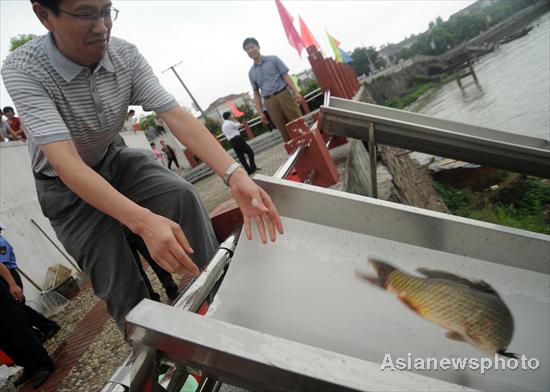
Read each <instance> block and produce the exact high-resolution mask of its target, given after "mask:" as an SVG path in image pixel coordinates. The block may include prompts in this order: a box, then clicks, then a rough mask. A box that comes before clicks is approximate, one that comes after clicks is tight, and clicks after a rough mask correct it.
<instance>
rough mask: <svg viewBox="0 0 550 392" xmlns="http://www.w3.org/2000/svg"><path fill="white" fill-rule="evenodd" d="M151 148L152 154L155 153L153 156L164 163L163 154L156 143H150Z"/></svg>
mask: <svg viewBox="0 0 550 392" xmlns="http://www.w3.org/2000/svg"><path fill="white" fill-rule="evenodd" d="M150 146H151V150H153V154H155V158H157V160H159V161H160V163H162V164H163V165H164V155H163V154H162V152H161V151H160V150H159V149H158V147H157V145H156V144H155V143H151V144H150Z"/></svg>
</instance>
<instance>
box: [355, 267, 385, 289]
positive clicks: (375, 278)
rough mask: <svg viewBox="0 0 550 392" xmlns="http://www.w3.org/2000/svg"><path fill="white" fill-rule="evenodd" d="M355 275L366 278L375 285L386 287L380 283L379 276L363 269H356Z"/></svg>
mask: <svg viewBox="0 0 550 392" xmlns="http://www.w3.org/2000/svg"><path fill="white" fill-rule="evenodd" d="M355 276H357V277H358V278H361V279H364V280H366V281H367V282H369V283H372V284H373V285H375V286H380V287H382V288H383V287H384V285H383V284H381V283H380V281H379V279H378V277H377V276H370V275H367V274H365V273H364V272H361V271H355Z"/></svg>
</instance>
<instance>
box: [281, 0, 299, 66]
mask: <svg viewBox="0 0 550 392" xmlns="http://www.w3.org/2000/svg"><path fill="white" fill-rule="evenodd" d="M275 4H276V5H277V10H278V11H279V16H280V17H281V22H283V27H284V29H285V34H286V37H287V39H288V43H289V44H290V45H291V46H292V47H294V48H295V49H296V50H297V51H298V54H299V55H300V57H301V56H302V49H305V45H304V42H303V41H302V38H301V37H300V34H298V32H297V31H296V29H295V28H294V25H293V24H292V16H291V15H290V14H289V13H288V11H287V10H286V8H285V6H284V5H283V3H281V0H275Z"/></svg>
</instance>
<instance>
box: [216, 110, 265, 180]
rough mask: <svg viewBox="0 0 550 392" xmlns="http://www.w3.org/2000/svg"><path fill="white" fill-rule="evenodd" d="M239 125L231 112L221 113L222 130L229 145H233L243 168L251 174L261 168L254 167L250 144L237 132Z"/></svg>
mask: <svg viewBox="0 0 550 392" xmlns="http://www.w3.org/2000/svg"><path fill="white" fill-rule="evenodd" d="M240 127H241V124H239V122H238V121H237V120H235V117H234V116H233V113H231V112H225V113H224V114H223V124H222V132H223V134H224V135H225V137H226V138H227V140H229V143H231V146H232V147H233V150H234V151H235V154H237V158H239V161H241V164H242V165H243V167H244V169H245V170H246V171H247V172H248V174H252V173H254V172H255V171H257V170H261V169H260V168H258V167H256V164H255V163H254V151H252V149H251V148H250V146H249V145H248V144H247V143H246V142H245V141H244V139H243V138H242V136H241V133H240V132H239V128H240ZM245 155H247V156H248V160H249V161H250V164H249V163H248V162H247V161H246V159H245Z"/></svg>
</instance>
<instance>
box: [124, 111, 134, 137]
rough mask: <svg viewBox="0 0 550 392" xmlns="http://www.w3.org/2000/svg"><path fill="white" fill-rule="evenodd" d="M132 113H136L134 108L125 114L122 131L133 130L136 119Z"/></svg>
mask: <svg viewBox="0 0 550 392" xmlns="http://www.w3.org/2000/svg"><path fill="white" fill-rule="evenodd" d="M134 114H136V112H135V111H134V110H130V111H129V112H128V114H127V115H126V120H124V126H123V130H124V131H126V132H132V131H133V132H135V130H134V125H135V124H136V119H135V118H134Z"/></svg>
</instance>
